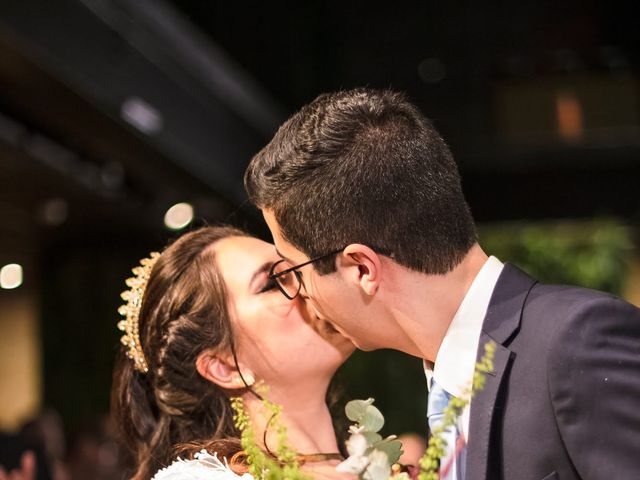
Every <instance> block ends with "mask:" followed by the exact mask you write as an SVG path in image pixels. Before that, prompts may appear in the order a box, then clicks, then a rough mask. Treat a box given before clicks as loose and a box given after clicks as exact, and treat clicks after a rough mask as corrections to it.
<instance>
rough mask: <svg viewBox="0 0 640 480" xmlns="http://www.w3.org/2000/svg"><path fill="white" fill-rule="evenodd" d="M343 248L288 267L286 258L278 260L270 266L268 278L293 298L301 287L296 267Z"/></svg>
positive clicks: (300, 276) (300, 278) (288, 296)
mask: <svg viewBox="0 0 640 480" xmlns="http://www.w3.org/2000/svg"><path fill="white" fill-rule="evenodd" d="M345 248H346V247H342V248H340V249H338V250H334V251H333V252H329V253H326V254H324V255H321V256H319V257H316V258H312V259H311V260H309V261H308V262H304V263H301V264H299V265H295V266H293V267H289V268H286V267H287V265H288V263H287V261H286V260H284V259H282V260H279V261H277V262H276V263H274V264H273V265H272V266H271V270H269V279H270V280H275V282H276V285H277V286H278V289H279V290H280V291H281V292H282V294H283V295H284V296H285V297H287V298H288V299H289V300H293V299H294V298H296V297H297V296H298V293H300V288H301V287H302V273H300V272H299V271H298V269H299V268H302V267H304V266H306V265H310V264H312V263H313V262H317V261H318V260H322V259H324V258H327V257H330V256H331V255H335V254H337V253H340V252H341V251H343V250H344V249H345Z"/></svg>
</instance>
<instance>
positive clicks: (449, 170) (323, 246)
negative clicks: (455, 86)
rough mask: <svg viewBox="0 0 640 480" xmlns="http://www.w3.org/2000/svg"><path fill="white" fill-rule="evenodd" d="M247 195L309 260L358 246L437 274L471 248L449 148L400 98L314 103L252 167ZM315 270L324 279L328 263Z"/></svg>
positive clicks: (386, 94)
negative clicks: (390, 254) (346, 247)
mask: <svg viewBox="0 0 640 480" xmlns="http://www.w3.org/2000/svg"><path fill="white" fill-rule="evenodd" d="M245 187H246V189H247V192H248V194H249V198H250V199H251V201H252V202H253V203H254V204H255V205H257V206H258V207H259V208H261V209H263V210H270V211H272V212H273V213H274V215H275V218H276V220H277V221H278V224H279V226H280V230H281V232H282V235H283V237H284V238H285V239H286V240H287V241H289V242H290V243H291V244H292V245H294V246H295V247H296V248H298V249H299V250H300V251H302V252H304V253H305V254H306V255H307V256H308V257H309V258H313V257H317V256H320V255H324V254H326V253H327V252H330V251H332V250H336V249H339V248H343V247H345V246H347V245H349V244H351V243H362V244H364V245H369V246H372V247H373V246H375V247H374V249H376V250H378V251H380V252H391V253H392V254H393V258H394V260H395V261H396V262H398V263H399V264H401V265H404V266H406V267H408V268H411V269H413V270H417V271H420V272H424V273H429V274H443V273H446V272H449V271H450V270H451V269H452V268H454V267H455V266H456V265H458V264H459V263H460V261H461V260H462V258H463V257H464V256H465V254H466V253H467V252H468V251H469V249H470V248H471V246H472V245H473V244H474V243H475V242H476V230H475V225H474V222H473V218H472V216H471V212H470V210H469V206H468V205H467V202H466V201H465V199H464V195H463V193H462V186H461V182H460V175H459V173H458V168H457V165H456V163H455V161H454V160H453V157H452V155H451V152H450V150H449V148H448V147H447V144H446V143H445V142H444V140H442V138H441V137H440V135H439V134H438V132H437V131H436V130H435V129H434V128H433V126H432V125H431V122H430V121H429V120H427V119H426V118H425V117H424V115H422V113H421V112H420V111H419V110H418V109H417V108H416V107H415V106H414V105H412V104H411V103H410V102H409V101H408V100H407V98H406V97H405V96H404V95H403V94H401V93H398V92H393V91H379V90H370V89H356V90H350V91H342V92H337V93H329V94H324V95H320V96H319V97H318V98H316V99H315V100H314V101H313V102H311V103H310V104H309V105H306V106H305V107H303V108H302V109H301V110H300V111H298V112H297V113H295V114H294V115H293V116H292V117H291V118H289V119H288V120H287V121H286V122H285V123H284V124H283V125H282V126H281V127H280V129H279V130H278V132H277V133H276V135H275V136H274V138H273V139H272V140H271V142H270V143H269V144H268V145H267V146H266V147H264V148H263V149H262V150H261V151H260V152H258V154H256V155H255V156H254V157H253V159H252V160H251V163H250V164H249V167H248V168H247V171H246V173H245ZM314 265H315V268H316V269H317V270H318V272H320V273H330V272H333V271H335V258H333V257H330V258H329V259H327V260H326V261H319V262H317V263H315V264H314Z"/></svg>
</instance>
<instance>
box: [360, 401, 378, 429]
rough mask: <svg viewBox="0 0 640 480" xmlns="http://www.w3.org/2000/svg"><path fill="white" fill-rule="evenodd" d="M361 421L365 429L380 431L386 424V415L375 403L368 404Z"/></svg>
mask: <svg viewBox="0 0 640 480" xmlns="http://www.w3.org/2000/svg"><path fill="white" fill-rule="evenodd" d="M359 422H360V425H362V426H363V427H364V428H365V430H368V431H370V432H378V431H380V429H381V428H382V427H383V426H384V417H383V416H382V413H380V410H378V409H377V408H376V407H374V406H373V405H367V407H366V408H365V410H364V415H363V417H362V419H361V420H359Z"/></svg>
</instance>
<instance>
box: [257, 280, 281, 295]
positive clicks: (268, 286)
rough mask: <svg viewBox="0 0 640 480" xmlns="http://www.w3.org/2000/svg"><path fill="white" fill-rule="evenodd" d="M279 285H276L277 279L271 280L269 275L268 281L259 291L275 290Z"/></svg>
mask: <svg viewBox="0 0 640 480" xmlns="http://www.w3.org/2000/svg"><path fill="white" fill-rule="evenodd" d="M277 287H278V285H276V281H275V280H271V279H270V278H269V277H267V282H266V283H265V284H264V286H263V287H262V288H261V289H260V290H259V291H258V293H265V292H268V291H270V290H273V289H274V288H277Z"/></svg>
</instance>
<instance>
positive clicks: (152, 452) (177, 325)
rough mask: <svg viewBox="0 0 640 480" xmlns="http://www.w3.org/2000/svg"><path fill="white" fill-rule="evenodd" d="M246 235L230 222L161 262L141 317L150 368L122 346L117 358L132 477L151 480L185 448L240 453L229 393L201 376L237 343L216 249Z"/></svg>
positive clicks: (188, 237) (180, 242)
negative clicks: (211, 355)
mask: <svg viewBox="0 0 640 480" xmlns="http://www.w3.org/2000/svg"><path fill="white" fill-rule="evenodd" d="M233 236H247V234H246V233H245V232H242V231H241V230H237V229H235V228H231V227H204V228H201V229H199V230H195V231H192V232H190V233H187V234H185V235H183V236H181V237H180V238H178V239H177V240H176V241H175V242H174V243H173V244H171V245H170V246H169V247H167V248H166V249H165V250H164V251H163V252H162V254H161V255H160V257H159V258H158V260H157V261H156V263H155V265H154V267H153V270H152V271H151V275H150V277H149V281H148V283H147V286H146V291H145V293H144V297H143V301H142V307H141V310H140V315H139V332H140V343H141V345H142V350H143V352H144V356H145V358H146V361H147V364H148V366H149V371H148V372H147V373H140V372H138V371H137V370H135V369H134V366H133V362H132V361H131V360H130V359H129V358H127V357H126V355H125V350H124V349H123V350H122V351H121V352H120V353H119V355H118V358H117V360H116V367H115V369H114V375H113V385H112V390H111V410H112V415H113V418H114V420H115V423H116V426H117V428H118V429H119V431H120V437H121V440H122V442H123V443H124V446H125V447H126V449H127V450H128V451H129V452H131V453H132V455H133V460H134V462H135V464H136V470H135V473H134V474H133V475H132V477H131V478H132V479H133V480H142V479H144V480H147V479H149V478H151V477H152V476H153V475H154V474H155V472H156V471H157V470H158V469H159V468H162V467H165V466H167V465H168V464H170V463H171V461H172V460H173V458H175V457H174V455H175V452H176V447H177V446H180V445H187V444H192V445H198V444H208V445H211V442H212V440H213V441H214V442H216V443H215V448H216V451H217V452H218V454H220V455H223V456H226V457H227V458H231V457H232V456H233V455H234V454H236V453H238V452H239V451H240V450H241V446H240V443H239V440H238V436H239V432H238V431H237V429H236V428H235V426H234V423H233V411H232V409H231V404H230V402H229V397H228V395H227V393H226V392H225V391H224V390H223V389H222V388H221V387H218V386H217V385H215V384H213V383H211V382H209V381H207V380H205V379H204V378H202V377H201V376H200V375H199V374H198V373H197V371H196V365H195V364H196V359H197V358H198V355H199V354H200V353H201V352H203V351H204V350H208V349H220V350H226V351H230V350H231V349H232V348H233V332H232V325H231V320H230V317H229V312H228V310H227V292H226V289H225V284H224V280H223V278H222V276H221V274H220V272H219V271H218V268H217V266H216V261H215V253H214V251H213V249H212V248H211V247H212V245H213V244H215V243H216V242H217V241H219V240H221V239H223V238H227V237H233Z"/></svg>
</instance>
